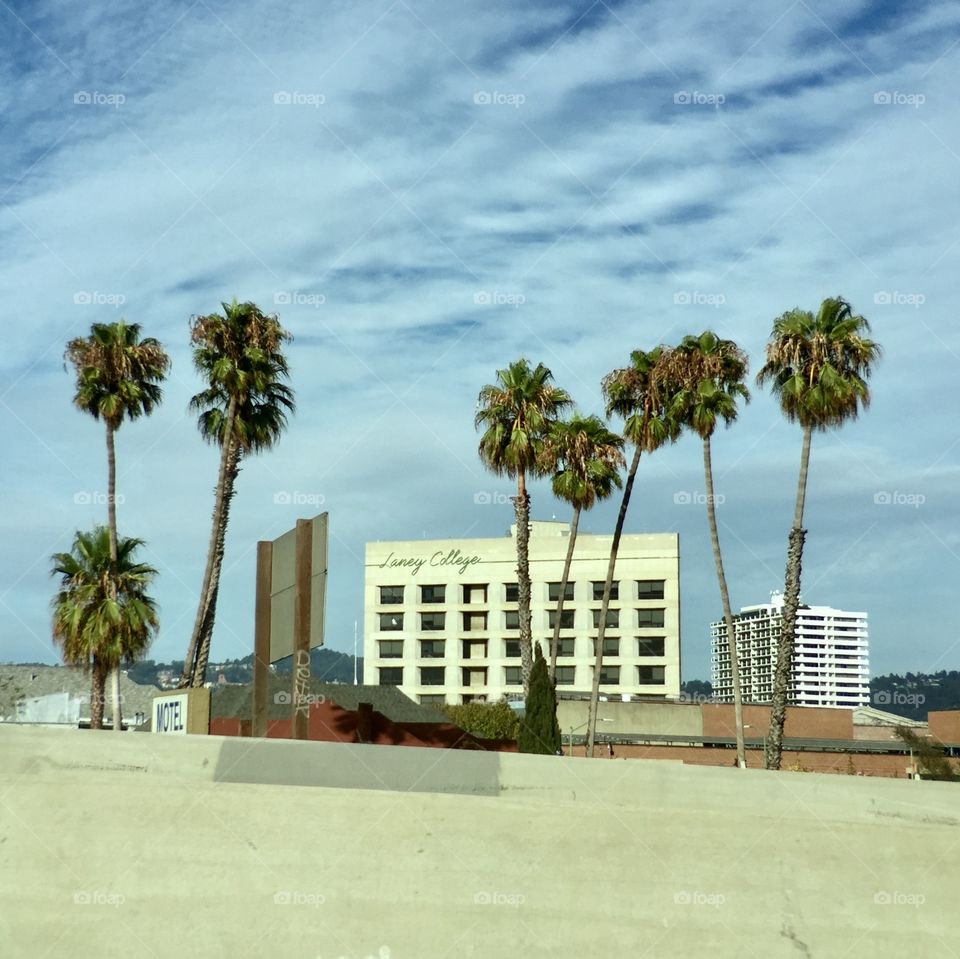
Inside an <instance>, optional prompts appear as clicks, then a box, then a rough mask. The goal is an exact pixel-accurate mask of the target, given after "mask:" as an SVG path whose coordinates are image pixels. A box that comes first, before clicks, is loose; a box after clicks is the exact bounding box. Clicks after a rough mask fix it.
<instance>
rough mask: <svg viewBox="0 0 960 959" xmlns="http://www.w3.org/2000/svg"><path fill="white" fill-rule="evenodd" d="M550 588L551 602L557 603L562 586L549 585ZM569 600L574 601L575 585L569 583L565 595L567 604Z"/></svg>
mask: <svg viewBox="0 0 960 959" xmlns="http://www.w3.org/2000/svg"><path fill="white" fill-rule="evenodd" d="M547 586H548V588H549V592H548V595H549V597H550V602H551V603H555V602H556V601H557V600H558V599H559V598H560V584H559V583H548V584H547ZM568 599H573V583H567V588H566V589H565V590H564V593H563V600H564V602H566V601H567V600H568Z"/></svg>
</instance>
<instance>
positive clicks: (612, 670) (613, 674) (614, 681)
mask: <svg viewBox="0 0 960 959" xmlns="http://www.w3.org/2000/svg"><path fill="white" fill-rule="evenodd" d="M600 685H601V686H619V685H620V667H619V666H604V667H603V668H602V669H601V670H600Z"/></svg>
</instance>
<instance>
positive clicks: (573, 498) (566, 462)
mask: <svg viewBox="0 0 960 959" xmlns="http://www.w3.org/2000/svg"><path fill="white" fill-rule="evenodd" d="M543 452H544V457H545V459H546V461H547V463H549V464H550V468H551V469H552V470H553V471H554V475H553V481H552V486H553V495H554V496H556V497H557V499H561V500H564V501H565V502H567V503H569V504H570V505H571V506H572V507H573V516H572V518H571V520H570V538H569V542H568V543H567V557H566V559H565V561H564V564H563V576H562V578H561V580H560V597H559V599H558V600H557V610H556V620H555V622H554V624H553V639H552V641H551V644H550V681H551V682H555V681H556V672H557V648H558V646H559V644H560V620H561V619H562V618H563V604H564V599H565V594H566V591H567V583H568V582H569V581H570V567H571V565H572V563H573V550H574V546H575V545H576V542H577V529H578V527H579V525H580V513H581V512H582V511H583V510H585V509H586V510H588V509H592V508H593V505H594V504H595V503H596V502H597V500H604V499H607V498H608V497H609V496H610V495H611V494H612V493H613V491H614V489H619V488H620V487H621V486H622V485H623V481H622V480H621V479H620V470H621V469H622V468H623V467H625V466H626V460H625V459H624V457H623V437H622V436H620V435H618V434H617V433H614V432H612V431H611V430H609V429H607V424H606V423H604V422H603V420H601V419H600V417H599V416H583V415H581V414H580V413H574V414H573V415H572V416H571V417H570V419H568V420H559V421H558V422H556V423H554V424H553V426H552V428H551V429H550V432H549V434H548V435H547V439H546V442H545V443H544V450H543Z"/></svg>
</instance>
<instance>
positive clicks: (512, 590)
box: [503, 583, 520, 603]
mask: <svg viewBox="0 0 960 959" xmlns="http://www.w3.org/2000/svg"><path fill="white" fill-rule="evenodd" d="M503 588H504V591H505V593H506V597H507V599H506V601H507V602H508V603H518V602H520V587H519V586H517V584H516V583H504V584H503Z"/></svg>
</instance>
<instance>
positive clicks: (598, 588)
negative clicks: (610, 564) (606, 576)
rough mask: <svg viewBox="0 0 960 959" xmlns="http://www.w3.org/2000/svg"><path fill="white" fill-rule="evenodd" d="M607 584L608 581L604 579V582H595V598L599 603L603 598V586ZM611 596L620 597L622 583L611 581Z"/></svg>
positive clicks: (612, 597) (613, 597)
mask: <svg viewBox="0 0 960 959" xmlns="http://www.w3.org/2000/svg"><path fill="white" fill-rule="evenodd" d="M606 585H607V581H606V580H604V581H603V582H602V583H594V584H593V598H594V600H596V601H597V602H598V603H599V602H600V601H601V600H602V599H603V587H604V586H606ZM610 598H611V599H619V598H620V584H619V583H611V584H610Z"/></svg>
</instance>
